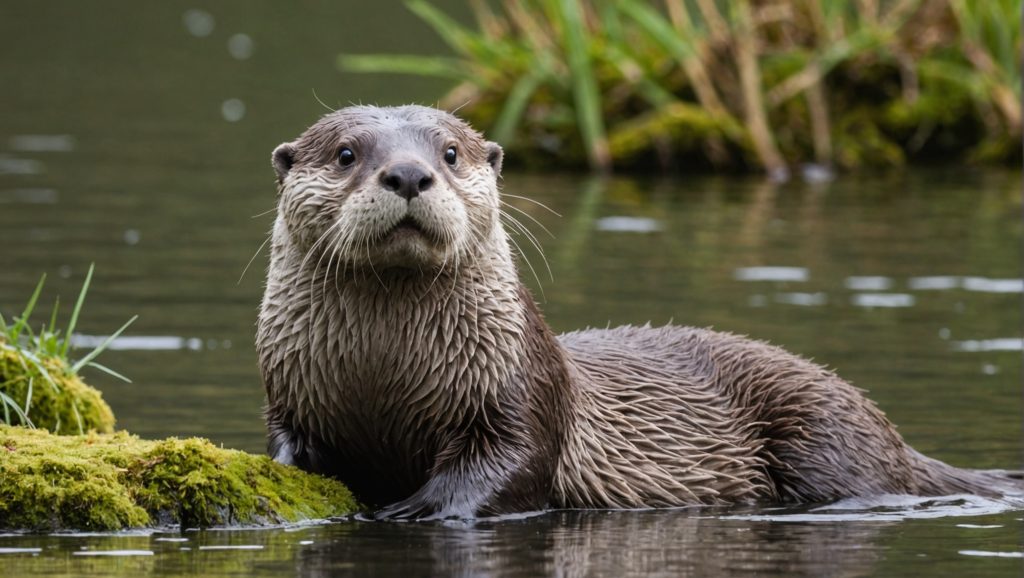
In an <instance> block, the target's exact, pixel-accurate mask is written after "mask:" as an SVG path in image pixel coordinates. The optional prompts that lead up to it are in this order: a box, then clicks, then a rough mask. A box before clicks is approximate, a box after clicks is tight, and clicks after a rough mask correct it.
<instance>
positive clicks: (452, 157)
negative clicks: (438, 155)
mask: <svg viewBox="0 0 1024 578" xmlns="http://www.w3.org/2000/svg"><path fill="white" fill-rule="evenodd" d="M458 158H459V154H458V153H457V152H456V151H455V147H453V146H452V147H448V150H446V151H444V162H446V163H448V164H449V165H452V166H455V161H456V160H457V159H458Z"/></svg>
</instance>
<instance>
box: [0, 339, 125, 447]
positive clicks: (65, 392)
mask: <svg viewBox="0 0 1024 578" xmlns="http://www.w3.org/2000/svg"><path fill="white" fill-rule="evenodd" d="M44 372H45V375H44ZM30 387H31V394H32V395H31V400H29V401H28V402H27V403H26V400H27V399H28V397H29V389H30ZM0 392H3V393H5V394H7V395H8V396H9V397H10V398H11V399H13V400H14V401H16V402H17V403H18V404H20V405H21V407H22V409H25V410H26V413H27V415H28V418H29V419H30V420H32V424H33V425H35V426H36V427H38V428H45V429H47V430H50V431H51V432H53V433H57V434H78V433H82V432H87V431H97V432H100V433H110V432H112V431H114V413H113V412H112V411H111V410H110V406H108V405H107V403H106V402H105V401H103V396H102V395H101V394H100V392H99V391H98V390H96V389H94V388H92V387H90V386H88V385H86V384H85V383H84V382H82V380H81V379H79V377H78V376H77V375H75V373H74V372H72V371H71V368H70V367H69V366H68V364H67V362H66V361H65V360H64V359H61V358H59V357H50V356H44V355H39V356H37V355H35V354H32V353H29V352H28V351H26V350H24V349H20V348H17V347H13V346H11V345H9V344H8V343H7V341H6V340H5V339H4V338H3V337H2V336H0ZM10 422H11V423H12V424H19V423H21V422H20V419H19V417H18V416H17V415H15V414H13V413H12V414H11V415H10Z"/></svg>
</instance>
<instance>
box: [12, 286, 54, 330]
mask: <svg viewBox="0 0 1024 578" xmlns="http://www.w3.org/2000/svg"><path fill="white" fill-rule="evenodd" d="M45 283H46V273H43V276H42V278H40V279H39V283H38V284H36V290H35V291H33V292H32V297H31V298H30V299H29V300H28V304H27V305H25V310H24V311H22V313H21V317H19V318H18V321H17V322H16V323H15V324H14V327H13V328H12V329H11V333H10V338H11V341H12V342H14V341H17V340H18V337H19V336H20V335H21V332H22V330H23V329H25V326H27V325H28V318H29V316H30V315H32V310H33V309H35V307H36V301H38V300H39V294H40V293H42V292H43V284H45Z"/></svg>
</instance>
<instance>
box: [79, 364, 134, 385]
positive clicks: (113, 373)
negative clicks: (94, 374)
mask: <svg viewBox="0 0 1024 578" xmlns="http://www.w3.org/2000/svg"><path fill="white" fill-rule="evenodd" d="M86 365H87V366H89V367H93V368H96V369H98V370H100V371H102V372H103V373H106V374H107V375H110V376H113V377H116V378H117V379H120V380H121V381H123V382H125V383H131V382H132V380H130V379H128V378H127V377H125V376H123V375H121V374H120V373H118V372H116V371H114V370H113V369H110V368H109V367H107V366H105V365H100V364H99V363H96V362H95V361H90V362H89V363H86Z"/></svg>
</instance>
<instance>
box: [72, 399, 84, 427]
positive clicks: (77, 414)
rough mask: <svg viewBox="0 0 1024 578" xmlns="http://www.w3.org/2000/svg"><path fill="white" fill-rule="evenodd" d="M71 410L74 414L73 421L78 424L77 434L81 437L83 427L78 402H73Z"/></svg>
mask: <svg viewBox="0 0 1024 578" xmlns="http://www.w3.org/2000/svg"><path fill="white" fill-rule="evenodd" d="M71 409H72V411H74V412H75V421H77V422H78V434H79V435H82V434H84V433H85V425H84V424H83V422H82V414H81V413H79V411H78V402H77V401H73V402H72V403H71Z"/></svg>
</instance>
